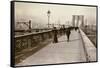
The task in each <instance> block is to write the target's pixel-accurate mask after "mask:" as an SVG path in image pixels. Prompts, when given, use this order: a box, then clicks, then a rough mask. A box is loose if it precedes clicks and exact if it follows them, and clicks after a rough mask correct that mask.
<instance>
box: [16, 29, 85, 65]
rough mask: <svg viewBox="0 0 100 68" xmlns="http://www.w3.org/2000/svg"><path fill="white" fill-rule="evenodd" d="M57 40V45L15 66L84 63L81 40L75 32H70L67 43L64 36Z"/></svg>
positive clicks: (49, 46) (52, 45)
mask: <svg viewBox="0 0 100 68" xmlns="http://www.w3.org/2000/svg"><path fill="white" fill-rule="evenodd" d="M58 40H59V42H58V43H50V44H48V45H47V46H46V47H44V48H42V49H41V50H39V51H38V52H36V53H35V54H33V55H32V56H30V57H28V58H27V59H25V60H24V61H23V62H21V63H19V64H17V65H16V66H20V65H40V64H54V63H71V62H85V61H86V56H85V52H84V49H83V43H82V39H81V36H80V34H79V33H78V32H77V31H74V30H73V31H72V32H71V35H70V41H69V42H67V37H66V35H63V36H61V37H59V38H58Z"/></svg>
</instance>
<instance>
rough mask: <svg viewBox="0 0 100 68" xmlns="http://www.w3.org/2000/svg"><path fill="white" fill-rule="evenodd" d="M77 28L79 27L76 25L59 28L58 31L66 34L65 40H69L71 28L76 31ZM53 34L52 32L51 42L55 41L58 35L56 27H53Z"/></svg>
mask: <svg viewBox="0 0 100 68" xmlns="http://www.w3.org/2000/svg"><path fill="white" fill-rule="evenodd" d="M78 29H79V28H78V27H68V28H61V29H60V32H62V33H63V34H66V36H67V42H69V38H70V34H71V30H75V31H77V30H78ZM53 34H54V38H53V43H57V42H58V37H57V35H58V30H57V28H56V27H54V28H53Z"/></svg>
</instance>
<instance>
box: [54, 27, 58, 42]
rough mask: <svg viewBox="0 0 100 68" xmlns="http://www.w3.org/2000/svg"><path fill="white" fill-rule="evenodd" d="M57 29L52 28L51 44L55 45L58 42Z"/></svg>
mask: <svg viewBox="0 0 100 68" xmlns="http://www.w3.org/2000/svg"><path fill="white" fill-rule="evenodd" d="M57 33H58V32H57V29H56V27H54V28H53V35H54V38H53V43H57V42H58V38H57Z"/></svg>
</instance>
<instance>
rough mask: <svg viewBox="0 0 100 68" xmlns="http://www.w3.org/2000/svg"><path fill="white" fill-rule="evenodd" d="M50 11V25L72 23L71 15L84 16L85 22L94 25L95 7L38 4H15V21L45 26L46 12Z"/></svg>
mask: <svg viewBox="0 0 100 68" xmlns="http://www.w3.org/2000/svg"><path fill="white" fill-rule="evenodd" d="M48 10H50V11H51V14H50V23H58V21H60V24H65V22H66V21H70V22H71V21H72V15H84V17H85V20H86V19H87V22H88V23H89V24H90V23H92V24H96V7H86V6H75V5H73V6H72V5H54V4H40V3H22V2H16V3H15V20H16V21H28V20H32V23H34V25H35V24H47V22H48V17H47V11H48Z"/></svg>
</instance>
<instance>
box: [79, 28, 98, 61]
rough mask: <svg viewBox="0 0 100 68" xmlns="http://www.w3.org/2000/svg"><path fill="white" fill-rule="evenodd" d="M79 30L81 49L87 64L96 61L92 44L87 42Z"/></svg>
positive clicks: (86, 38) (87, 39)
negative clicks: (81, 42)
mask: <svg viewBox="0 0 100 68" xmlns="http://www.w3.org/2000/svg"><path fill="white" fill-rule="evenodd" d="M79 30H80V35H81V38H82V41H83V48H84V51H85V55H86V60H87V62H90V61H96V48H95V46H94V44H93V43H92V42H91V41H90V40H89V38H88V37H87V36H86V34H85V33H84V32H83V31H82V30H81V29H79Z"/></svg>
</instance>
